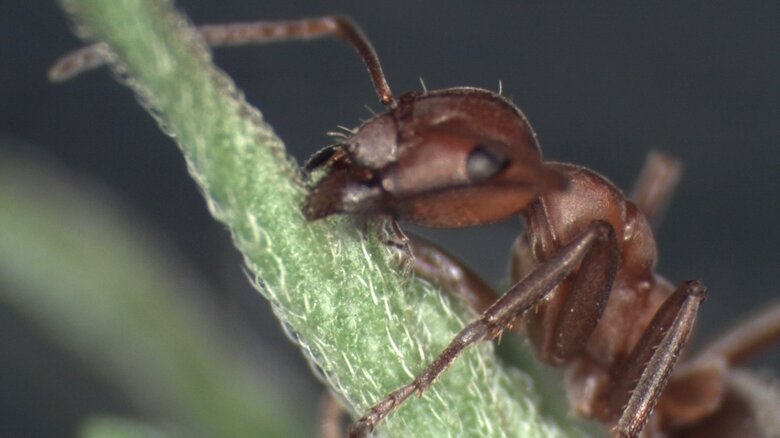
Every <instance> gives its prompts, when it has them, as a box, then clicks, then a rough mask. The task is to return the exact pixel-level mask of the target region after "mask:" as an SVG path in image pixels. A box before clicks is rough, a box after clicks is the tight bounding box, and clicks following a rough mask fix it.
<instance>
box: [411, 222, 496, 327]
mask: <svg viewBox="0 0 780 438" xmlns="http://www.w3.org/2000/svg"><path fill="white" fill-rule="evenodd" d="M407 237H408V241H407V243H408V245H409V249H410V250H411V252H412V255H413V256H414V263H413V265H412V270H413V271H414V273H415V275H417V276H419V277H422V278H424V279H426V280H428V281H430V282H431V283H433V284H435V285H438V286H439V287H441V288H442V290H443V291H444V292H446V293H448V294H450V295H452V296H455V297H458V298H460V299H462V300H463V301H464V302H465V303H466V304H467V305H468V306H469V307H470V308H471V309H473V310H474V311H475V312H477V313H482V312H484V311H485V310H487V308H488V307H490V306H491V305H492V304H493V303H494V302H495V301H496V297H497V294H496V292H495V291H494V290H493V288H491V287H490V286H489V285H488V284H487V283H485V281H484V280H482V278H480V277H479V275H477V274H476V273H475V272H474V271H472V270H471V269H469V268H468V267H467V266H466V265H465V264H463V263H462V262H461V261H460V260H458V259H456V258H455V257H453V256H452V255H450V254H448V253H447V252H446V251H445V250H444V249H442V248H440V247H439V246H437V245H436V244H434V243H432V242H429V241H428V240H425V239H423V238H422V237H419V236H415V235H407Z"/></svg>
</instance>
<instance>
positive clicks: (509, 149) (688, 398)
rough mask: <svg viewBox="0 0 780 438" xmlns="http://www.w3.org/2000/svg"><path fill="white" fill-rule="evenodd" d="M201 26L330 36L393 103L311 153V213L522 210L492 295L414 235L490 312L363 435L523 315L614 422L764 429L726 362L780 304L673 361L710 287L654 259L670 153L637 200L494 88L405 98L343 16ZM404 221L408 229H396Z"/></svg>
mask: <svg viewBox="0 0 780 438" xmlns="http://www.w3.org/2000/svg"><path fill="white" fill-rule="evenodd" d="M198 30H199V32H200V35H201V36H202V37H203V39H204V40H205V41H206V42H207V43H209V44H211V45H214V46H220V45H234V44H236V45H237V44H249V43H268V42H273V41H287V40H293V39H311V38H319V37H325V36H335V37H338V38H341V39H343V40H345V41H347V42H348V43H349V44H351V45H352V46H353V47H354V48H355V49H356V50H357V52H358V54H359V55H360V56H361V58H362V59H363V62H364V63H365V64H366V66H367V67H368V71H369V75H370V77H371V80H372V81H373V84H374V87H375V89H376V92H377V94H378V95H379V99H380V101H381V102H382V104H384V105H385V106H386V107H387V109H388V110H387V112H385V113H383V114H379V115H377V116H375V117H373V118H372V119H370V120H368V121H367V122H365V123H363V124H362V125H361V126H360V127H358V128H357V129H356V130H355V131H354V134H352V135H350V136H347V137H346V138H344V139H343V141H341V142H340V143H338V144H335V145H332V146H330V147H327V148H325V149H323V150H322V151H320V152H318V153H317V154H315V155H314V156H313V158H312V159H311V160H310V161H309V163H308V164H307V169H308V170H310V171H311V170H314V169H324V170H325V171H326V172H325V176H323V177H322V178H321V179H320V180H319V181H317V183H316V185H315V186H314V187H313V189H312V191H311V193H310V195H309V196H308V198H307V199H306V202H305V204H304V206H303V212H304V214H305V215H306V217H307V218H308V219H309V220H316V219H320V218H323V217H325V216H328V215H331V214H335V213H347V214H353V215H386V216H390V217H392V218H393V219H397V220H401V221H407V222H411V223H415V224H419V225H423V226H431V227H466V226H471V225H478V224H485V223H490V222H495V221H498V220H501V219H504V218H506V217H508V216H511V215H514V214H519V215H520V216H521V217H522V218H523V219H524V221H525V224H526V229H525V232H524V233H523V234H522V235H521V236H520V237H519V238H518V239H517V240H516V242H515V244H514V246H513V250H512V262H511V266H512V269H511V276H512V281H513V282H514V286H512V287H511V288H510V289H509V290H508V291H507V292H506V293H505V294H503V295H502V296H500V297H499V298H497V299H496V295H495V294H494V293H493V292H492V291H491V290H490V288H489V287H487V286H486V285H485V284H484V283H483V282H482V281H481V280H480V279H479V278H477V277H476V276H475V275H473V274H471V272H470V271H469V270H468V269H466V268H464V267H463V266H461V265H460V264H459V263H458V262H456V261H455V260H454V259H453V258H451V257H449V256H448V255H447V254H445V253H444V252H443V251H442V250H440V249H438V248H437V247H435V246H433V245H432V244H429V243H426V242H422V241H420V240H417V239H416V238H415V239H411V240H409V241H408V245H409V248H410V250H411V252H412V253H413V254H414V255H415V256H416V257H415V270H416V272H418V274H421V275H424V276H426V277H428V278H431V279H433V280H434V281H436V282H438V283H439V284H441V285H443V287H444V288H445V289H446V290H448V291H450V292H452V293H455V294H458V295H461V296H463V297H465V298H466V300H467V301H468V302H470V303H471V304H472V306H473V307H474V308H475V309H476V310H478V311H479V312H481V313H482V316H481V317H480V318H479V319H477V320H476V321H474V322H472V323H471V324H469V325H468V326H466V327H465V328H464V329H462V330H461V332H460V333H458V334H457V335H456V336H455V338H454V339H453V340H452V341H451V343H450V344H449V346H448V347H447V348H446V349H445V350H444V351H443V352H442V353H441V354H440V355H439V357H438V358H437V359H436V360H434V361H433V363H431V364H429V365H428V366H427V367H426V368H425V369H424V371H423V372H422V373H420V374H419V375H418V376H417V378H415V379H414V381H412V382H411V383H409V384H408V385H405V386H403V387H401V388H399V389H397V390H395V391H393V392H392V393H391V394H390V395H388V396H387V397H386V398H385V399H383V400H381V401H379V402H378V403H377V404H376V405H374V407H372V408H371V409H370V410H369V411H368V413H367V414H366V415H365V416H364V417H363V418H361V419H360V420H359V421H358V422H357V424H356V425H355V426H354V428H353V429H352V431H351V435H353V436H365V435H367V434H369V433H370V432H371V431H372V430H373V429H374V428H375V427H376V426H377V425H378V424H379V423H380V422H381V421H382V419H383V418H384V417H386V416H387V415H388V414H389V413H390V412H391V411H392V410H393V409H394V408H395V407H397V406H398V405H400V404H401V403H403V402H404V401H405V400H406V399H407V398H408V397H409V396H411V395H412V394H415V393H420V392H422V391H424V390H425V389H426V388H428V387H429V386H430V385H431V384H432V383H433V381H434V380H435V379H436V377H437V376H439V375H440V374H441V373H442V372H444V371H445V370H446V369H447V367H448V366H449V365H450V364H451V363H452V362H453V361H454V360H455V359H456V358H457V356H458V355H459V354H460V353H461V352H462V351H463V350H464V349H465V348H466V347H468V346H470V345H472V344H474V343H476V342H479V341H483V340H491V339H493V338H495V337H496V336H498V335H499V334H500V333H501V332H502V331H503V330H505V329H507V328H509V327H511V326H512V325H513V324H516V323H521V325H522V326H524V328H525V331H526V333H527V336H528V338H529V339H530V341H531V344H532V345H533V347H534V348H535V349H536V351H537V353H538V355H539V357H540V358H541V359H542V360H543V361H545V362H547V363H549V364H552V365H556V366H565V367H566V386H567V390H568V394H569V398H570V401H571V405H572V407H573V409H574V410H575V411H576V412H577V413H579V414H580V415H582V416H585V417H588V418H593V419H596V420H598V421H601V422H602V423H604V424H606V425H608V426H611V428H612V429H611V430H612V432H613V433H614V434H615V435H616V436H620V437H637V436H639V435H640V434H643V436H670V435H676V436H693V435H697V434H705V435H702V436H707V434H708V435H709V436H755V435H757V434H759V433H764V434H765V433H766V432H760V431H759V429H750V427H753V426H751V425H750V423H747V422H745V421H743V420H742V419H741V418H740V417H743V416H745V415H750V414H751V412H750V409H749V408H748V407H749V405H750V404H749V402H750V400H748V398H749V396H748V395H745V394H744V393H741V392H738V391H735V390H733V386H732V385H731V384H730V382H731V379H732V371H731V369H732V367H733V366H734V365H736V364H739V363H741V362H743V361H744V360H745V359H746V357H748V356H749V355H751V354H752V353H755V352H756V351H758V350H760V349H763V348H765V347H766V346H767V345H768V344H769V343H771V342H773V341H777V340H778V338H780V306H777V305H775V306H771V307H769V308H767V309H766V310H764V311H763V312H761V313H759V314H757V315H755V316H754V317H753V318H752V319H750V320H748V321H747V322H746V323H744V324H742V325H740V326H737V327H736V328H735V329H734V330H732V331H731V332H729V333H727V334H726V335H725V336H723V337H721V338H719V339H717V340H716V341H714V342H713V343H712V344H711V345H710V346H709V347H706V348H704V349H703V350H702V351H701V352H699V353H698V354H697V355H695V356H694V357H692V358H690V359H688V360H686V361H684V362H682V363H681V365H680V366H678V367H677V368H676V369H675V364H676V363H677V362H678V359H679V358H680V356H681V354H682V353H683V351H684V349H685V346H686V344H687V342H688V339H689V337H690V334H691V331H692V328H693V325H694V320H695V318H696V314H697V312H698V310H699V306H700V304H701V302H702V301H703V300H704V297H705V294H706V290H705V288H704V286H703V285H702V284H701V283H700V282H698V281H696V280H693V281H686V282H683V283H682V284H680V285H679V286H677V287H676V288H674V287H672V285H671V284H670V283H669V282H667V281H666V280H665V279H664V278H662V277H660V276H659V275H657V274H656V273H655V272H654V270H653V268H654V266H655V263H656V246H655V240H654V238H653V232H652V228H651V223H652V222H653V221H655V220H656V219H657V218H658V216H659V213H660V211H661V209H662V207H663V206H664V204H665V203H666V202H667V200H668V198H669V197H670V195H671V192H672V190H673V188H674V185H675V183H676V181H677V179H678V176H679V172H680V167H679V164H678V163H677V162H676V161H675V160H673V159H671V158H669V157H667V156H665V155H662V154H658V153H656V154H651V155H650V156H649V159H648V161H647V163H646V165H645V170H644V172H643V173H642V176H641V177H640V179H639V181H638V183H637V185H636V187H635V189H634V193H633V196H632V198H631V199H632V200H629V199H627V198H626V197H625V196H624V195H623V193H622V192H621V191H620V190H619V189H618V188H617V187H615V186H614V185H613V184H612V183H611V182H609V181H608V180H607V179H606V178H604V177H603V176H601V175H599V174H597V173H596V172H594V171H592V170H589V169H587V168H584V167H580V166H576V165H572V164H564V163H556V162H545V161H543V160H542V156H541V151H540V149H539V145H538V143H537V140H536V136H535V134H534V132H533V130H532V128H531V126H530V125H529V123H528V121H527V119H526V118H525V116H524V115H523V113H522V112H521V111H520V110H519V109H518V108H517V107H516V106H515V105H514V104H513V103H512V102H510V101H509V100H508V99H506V98H504V97H502V96H501V95H499V94H497V93H493V92H491V91H487V90H482V89H477V88H466V87H460V88H449V89H445V90H437V91H424V92H410V93H407V94H404V95H402V96H401V97H400V98H399V99H398V100H396V99H395V98H394V97H393V94H392V93H391V91H390V87H389V86H388V84H387V82H386V80H385V77H384V74H383V73H382V69H381V66H380V64H379V60H378V58H377V56H376V53H375V51H374V49H373V48H372V46H371V44H370V43H369V42H368V40H367V39H366V37H365V36H364V35H363V34H362V32H361V31H360V30H359V29H358V28H357V27H356V26H355V25H354V24H353V23H352V22H351V21H349V20H348V19H346V18H343V17H336V16H329V17H321V18H313V19H303V20H297V21H287V22H257V23H245V24H228V25H215V26H202V27H199V28H198ZM102 63H103V60H102V58H101V57H100V55H99V52H98V51H96V50H95V49H94V46H92V47H88V48H85V49H81V50H80V51H77V52H74V53H73V54H70V55H68V56H66V57H65V58H63V59H62V60H61V61H60V62H59V63H58V64H57V65H55V67H54V68H53V69H52V70H51V72H50V75H51V77H52V78H53V79H55V80H62V79H66V78H68V77H70V76H72V75H74V74H77V73H79V72H81V71H83V70H86V69H89V68H92V67H96V66H98V65H100V64H102ZM398 236H399V237H401V238H403V239H406V238H405V236H403V234H401V233H400V231H398ZM404 241H405V240H404ZM770 433H772V432H770Z"/></svg>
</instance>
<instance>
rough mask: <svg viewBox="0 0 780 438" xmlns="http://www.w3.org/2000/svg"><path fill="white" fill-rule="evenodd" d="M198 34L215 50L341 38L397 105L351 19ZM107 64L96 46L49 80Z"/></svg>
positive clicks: (69, 59)
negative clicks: (353, 50) (228, 47)
mask: <svg viewBox="0 0 780 438" xmlns="http://www.w3.org/2000/svg"><path fill="white" fill-rule="evenodd" d="M196 31H197V32H198V34H199V35H200V37H201V38H203V41H204V42H205V43H206V44H208V45H210V46H212V47H221V46H241V45H249V44H268V43H275V42H284V41H291V40H311V39H317V38H324V37H335V38H339V39H341V40H344V41H346V42H347V43H348V44H349V45H351V46H352V47H353V48H354V49H355V50H356V51H357V52H358V55H360V58H361V59H362V60H363V63H364V64H365V65H366V68H368V74H369V76H371V81H372V82H373V83H374V88H375V89H376V93H377V95H378V96H379V100H380V101H381V102H382V104H383V105H385V106H387V107H389V108H395V106H396V101H395V98H394V97H393V93H392V92H391V91H390V86H389V85H388V84H387V80H386V79H385V74H384V73H383V72H382V66H381V65H380V64H379V57H378V56H377V54H376V51H375V50H374V47H373V46H372V45H371V43H370V42H369V41H368V38H366V36H365V35H364V34H363V32H362V31H361V30H360V28H359V27H358V26H357V25H356V24H355V23H353V22H352V20H350V19H349V18H347V17H342V16H337V15H331V16H325V17H317V18H304V19H300V20H291V21H256V22H251V23H231V24H210V25H205V26H198V27H196ZM105 63H106V60H105V59H104V57H103V55H102V54H101V52H100V50H99V45H98V44H93V45H91V46H87V47H84V48H81V49H78V50H75V51H73V52H71V53H68V54H66V55H65V56H63V57H62V58H60V59H59V60H58V61H57V62H56V63H55V64H54V66H52V68H51V69H50V70H49V79H50V80H52V81H54V82H60V81H64V80H67V79H70V78H72V77H73V76H76V75H78V74H80V73H83V72H85V71H87V70H91V69H93V68H97V67H100V66H102V65H103V64H105Z"/></svg>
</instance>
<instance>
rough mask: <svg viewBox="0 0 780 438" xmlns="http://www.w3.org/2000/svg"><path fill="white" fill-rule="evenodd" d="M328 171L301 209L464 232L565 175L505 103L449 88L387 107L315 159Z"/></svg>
mask: <svg viewBox="0 0 780 438" xmlns="http://www.w3.org/2000/svg"><path fill="white" fill-rule="evenodd" d="M321 165H326V167H327V168H328V169H329V170H330V172H329V174H328V175H327V176H325V177H324V178H322V179H321V180H320V181H319V182H318V183H317V185H316V186H315V187H314V189H313V190H312V193H311V195H310V196H309V198H308V199H307V201H306V205H305V206H304V213H305V214H306V216H307V217H308V218H309V219H316V218H319V217H324V216H327V215H329V214H332V213H339V212H343V213H353V214H360V213H362V214H389V215H391V216H394V217H396V218H397V219H400V220H403V221H408V222H412V223H416V224H420V225H424V226H437V227H463V226H469V225H476V224H483V223H490V222H494V221H497V220H501V219H504V218H506V217H508V216H510V215H512V214H515V213H517V212H519V211H521V210H523V209H524V208H525V207H527V206H528V205H529V204H530V203H532V202H533V201H534V200H536V198H538V197H539V195H540V194H541V193H543V192H544V191H545V190H548V189H551V188H557V189H560V188H562V187H564V186H565V185H566V180H565V178H564V177H563V176H562V175H561V174H560V173H558V172H557V171H555V170H551V169H549V168H548V167H546V166H545V165H544V164H543V163H542V160H541V153H540V151H539V147H538V145H537V143H536V138H535V135H534V133H533V130H532V129H531V126H530V125H529V124H528V121H527V120H526V119H525V117H524V116H523V114H522V113H521V112H520V110H519V109H517V107H515V106H514V105H513V104H512V103H511V102H509V101H508V100H507V99H505V98H503V97H501V96H499V95H497V94H495V93H492V92H489V91H486V90H480V89H474V88H454V89H447V90H441V91H435V92H431V93H424V94H417V93H409V94H406V95H404V96H402V97H401V98H400V100H399V103H398V106H397V107H396V108H394V109H393V110H391V111H389V112H387V113H385V114H382V115H380V116H377V117H375V118H373V119H371V120H369V121H368V122H366V123H365V124H363V126H361V127H360V128H359V129H358V130H357V132H356V133H355V134H354V135H353V136H352V137H350V138H349V139H347V140H346V141H345V142H344V143H343V144H341V145H337V146H334V147H332V148H330V149H326V152H324V153H321V154H319V155H318V156H315V158H314V159H313V160H312V161H311V162H310V166H309V167H310V168H311V167H319V166H321Z"/></svg>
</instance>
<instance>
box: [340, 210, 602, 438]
mask: <svg viewBox="0 0 780 438" xmlns="http://www.w3.org/2000/svg"><path fill="white" fill-rule="evenodd" d="M614 239H615V236H614V230H613V229H612V226H611V225H609V224H608V223H606V222H603V221H595V222H593V223H592V224H591V225H590V226H589V227H588V228H587V229H586V230H585V231H584V232H582V233H581V234H580V235H579V236H577V237H576V238H575V239H573V240H572V241H571V242H570V243H569V244H567V245H566V246H564V247H562V248H561V249H560V250H559V251H558V252H557V253H556V254H555V255H554V256H553V257H551V258H550V259H549V260H547V261H546V262H544V263H542V264H540V265H539V266H537V267H536V269H535V270H534V271H532V272H531V273H530V274H529V275H528V276H527V277H525V278H524V279H523V280H521V281H520V282H519V283H517V284H515V285H514V286H512V288H510V289H509V291H507V292H506V294H504V295H503V296H501V297H500V298H499V299H498V300H496V302H495V303H493V305H492V306H490V307H489V308H488V309H487V310H486V311H485V312H484V313H483V314H482V317H481V318H480V319H478V320H476V321H474V322H472V323H471V324H469V325H467V326H466V327H465V328H463V329H462V330H461V331H460V332H459V333H458V334H457V335H455V337H454V338H453V340H452V341H451V342H450V344H449V345H448V346H447V347H446V348H445V349H444V351H443V352H442V353H441V354H440V355H439V356H438V357H437V358H436V359H435V360H434V361H433V362H432V363H431V364H429V365H428V366H427V367H426V368H425V370H423V372H422V373H421V374H419V375H418V376H417V377H416V378H415V379H414V381H412V382H411V383H409V384H407V385H405V386H402V387H401V388H399V389H396V390H395V391H393V392H391V393H390V394H389V395H388V396H387V397H385V398H384V399H383V400H381V401H380V402H379V403H377V404H375V405H374V406H373V407H371V408H370V409H369V411H368V413H367V414H366V415H365V416H364V417H363V418H361V419H360V420H359V421H358V422H357V423H356V424H355V426H354V428H352V429H351V430H350V436H351V437H364V436H366V435H368V433H370V432H371V431H372V430H374V428H375V427H376V425H377V424H379V422H381V421H382V419H384V418H385V417H386V416H387V415H388V414H389V413H390V412H391V411H392V410H393V409H395V408H396V407H397V406H399V405H400V404H401V403H403V402H404V401H405V400H406V399H407V398H409V397H410V396H411V395H412V394H414V393H418V394H419V393H422V392H423V391H424V390H425V389H426V388H428V387H429V386H431V384H433V381H434V380H435V379H436V378H437V377H439V376H440V375H441V374H442V373H443V372H444V370H446V369H447V368H448V367H449V366H450V364H452V362H453V361H454V360H455V359H456V358H457V357H458V356H459V355H460V354H461V353H462V352H463V350H464V349H466V347H469V346H470V345H472V344H474V343H476V342H479V341H483V340H490V339H493V338H494V337H496V336H498V335H499V334H500V333H501V332H502V331H503V330H504V329H506V328H507V327H508V326H509V325H510V324H511V323H512V322H513V321H514V320H515V319H516V318H517V317H518V316H519V315H521V314H523V313H524V312H525V311H527V310H528V309H530V308H531V307H532V306H533V305H534V304H536V303H538V302H539V300H541V299H542V298H544V297H545V296H546V295H547V294H548V293H549V292H550V291H551V290H552V289H553V288H554V287H555V286H556V285H558V284H559V283H560V282H561V281H563V280H564V279H565V278H566V277H567V276H568V275H569V274H571V272H572V271H573V270H574V269H575V268H576V267H577V266H578V265H579V262H580V261H581V260H582V259H583V258H584V257H585V256H586V255H587V254H588V253H589V252H591V249H593V248H594V247H595V246H598V245H599V244H604V243H605V242H614Z"/></svg>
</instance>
